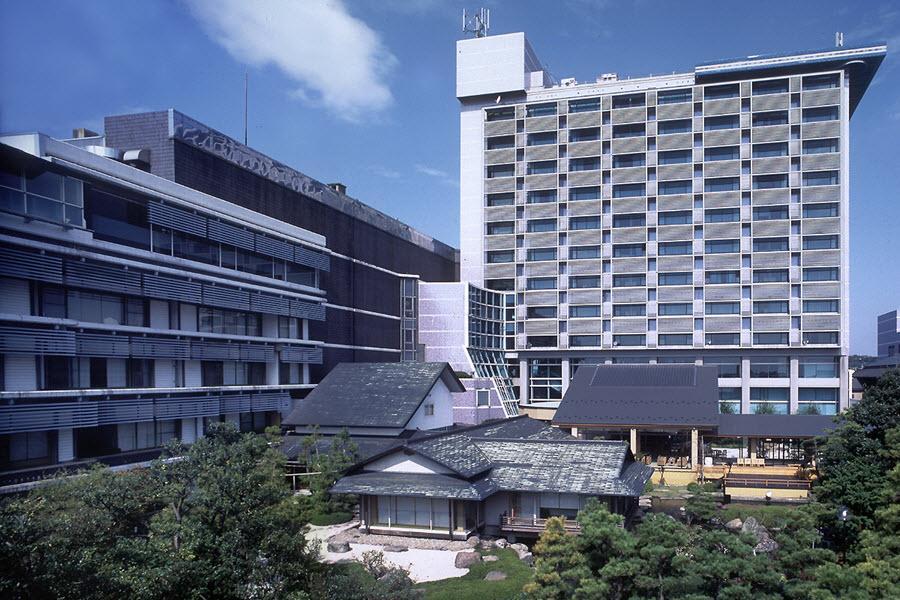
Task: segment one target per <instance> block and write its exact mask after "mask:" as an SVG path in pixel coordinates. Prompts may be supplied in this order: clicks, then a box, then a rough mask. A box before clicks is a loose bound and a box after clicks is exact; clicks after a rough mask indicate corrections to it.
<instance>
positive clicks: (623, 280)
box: [613, 275, 647, 287]
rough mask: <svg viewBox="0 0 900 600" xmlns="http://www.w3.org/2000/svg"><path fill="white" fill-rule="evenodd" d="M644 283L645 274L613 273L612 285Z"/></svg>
mask: <svg viewBox="0 0 900 600" xmlns="http://www.w3.org/2000/svg"><path fill="white" fill-rule="evenodd" d="M646 284H647V276H646V275H613V287H637V286H642V285H646Z"/></svg>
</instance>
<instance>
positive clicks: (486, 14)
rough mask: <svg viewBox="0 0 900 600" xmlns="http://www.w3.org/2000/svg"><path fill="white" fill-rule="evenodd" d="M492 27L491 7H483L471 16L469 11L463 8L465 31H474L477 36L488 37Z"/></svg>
mask: <svg viewBox="0 0 900 600" xmlns="http://www.w3.org/2000/svg"><path fill="white" fill-rule="evenodd" d="M490 28H491V9H489V8H482V9H479V10H478V12H476V13H474V14H473V15H471V16H469V11H467V10H466V9H463V33H474V34H475V37H477V38H480V37H487V34H488V29H490Z"/></svg>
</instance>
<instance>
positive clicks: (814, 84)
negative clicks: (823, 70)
mask: <svg viewBox="0 0 900 600" xmlns="http://www.w3.org/2000/svg"><path fill="white" fill-rule="evenodd" d="M840 81H841V77H840V75H838V74H837V73H829V74H828V75H808V76H806V77H804V78H803V91H804V92H808V91H810V90H824V89H828V88H836V87H838V86H839V85H840Z"/></svg>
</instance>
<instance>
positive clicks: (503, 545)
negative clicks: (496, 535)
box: [494, 538, 509, 548]
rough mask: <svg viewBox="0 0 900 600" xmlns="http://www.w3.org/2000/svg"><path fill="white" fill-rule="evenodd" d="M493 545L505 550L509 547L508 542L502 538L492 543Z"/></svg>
mask: <svg viewBox="0 0 900 600" xmlns="http://www.w3.org/2000/svg"><path fill="white" fill-rule="evenodd" d="M494 545H495V546H497V547H498V548H506V547H507V546H509V542H507V541H506V540H504V539H503V538H500V539H498V540H495V541H494Z"/></svg>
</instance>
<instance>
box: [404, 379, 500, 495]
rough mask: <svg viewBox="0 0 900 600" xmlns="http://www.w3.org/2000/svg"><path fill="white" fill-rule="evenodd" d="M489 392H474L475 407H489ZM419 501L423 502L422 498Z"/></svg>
mask: <svg viewBox="0 0 900 600" xmlns="http://www.w3.org/2000/svg"><path fill="white" fill-rule="evenodd" d="M490 405H491V392H490V390H475V406H490ZM421 500H425V499H424V498H422V499H421Z"/></svg>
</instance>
